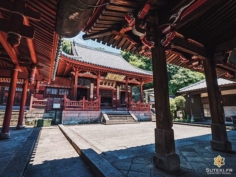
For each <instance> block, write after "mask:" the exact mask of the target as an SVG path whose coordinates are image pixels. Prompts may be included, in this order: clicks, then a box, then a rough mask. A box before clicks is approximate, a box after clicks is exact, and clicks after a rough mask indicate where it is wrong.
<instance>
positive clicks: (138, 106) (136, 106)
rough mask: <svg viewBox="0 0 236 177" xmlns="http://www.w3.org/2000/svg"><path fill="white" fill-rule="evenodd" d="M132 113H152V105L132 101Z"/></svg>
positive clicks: (130, 108) (130, 106)
mask: <svg viewBox="0 0 236 177" xmlns="http://www.w3.org/2000/svg"><path fill="white" fill-rule="evenodd" d="M129 110H130V111H150V103H149V102H148V103H141V102H140V101H138V102H137V103H135V102H133V101H131V102H130V104H129Z"/></svg>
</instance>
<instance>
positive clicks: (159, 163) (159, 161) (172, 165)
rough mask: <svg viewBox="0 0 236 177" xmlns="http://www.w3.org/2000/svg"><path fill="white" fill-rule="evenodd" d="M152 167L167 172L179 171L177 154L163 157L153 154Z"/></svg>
mask: <svg viewBox="0 0 236 177" xmlns="http://www.w3.org/2000/svg"><path fill="white" fill-rule="evenodd" d="M153 165H154V166H155V167H156V168H159V169H161V170H164V171H167V172H173V171H176V170H178V169H179V167H180V159H179V156H178V155H177V154H173V155H169V156H163V155H160V154H157V153H154V154H153Z"/></svg>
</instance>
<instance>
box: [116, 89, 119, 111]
mask: <svg viewBox="0 0 236 177" xmlns="http://www.w3.org/2000/svg"><path fill="white" fill-rule="evenodd" d="M118 107H120V85H117V86H116V108H118Z"/></svg>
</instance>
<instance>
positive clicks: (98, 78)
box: [96, 72, 100, 98]
mask: <svg viewBox="0 0 236 177" xmlns="http://www.w3.org/2000/svg"><path fill="white" fill-rule="evenodd" d="M99 86H100V72H98V76H97V90H96V92H97V93H96V95H97V98H99Z"/></svg>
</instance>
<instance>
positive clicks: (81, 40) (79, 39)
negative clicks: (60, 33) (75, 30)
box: [64, 32, 120, 53]
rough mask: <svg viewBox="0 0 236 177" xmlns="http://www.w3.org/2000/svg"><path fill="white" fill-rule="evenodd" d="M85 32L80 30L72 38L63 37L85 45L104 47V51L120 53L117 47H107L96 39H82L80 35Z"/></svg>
mask: <svg viewBox="0 0 236 177" xmlns="http://www.w3.org/2000/svg"><path fill="white" fill-rule="evenodd" d="M84 34H85V33H83V32H80V33H79V34H78V35H77V36H76V37H74V38H64V39H65V40H70V41H73V40H74V41H75V42H77V43H79V44H83V45H86V46H89V47H94V48H98V47H101V48H104V49H105V50H106V51H109V52H113V53H120V50H118V49H115V48H113V47H109V46H107V45H103V44H102V43H98V42H96V41H93V40H90V39H89V40H83V38H82V35H84Z"/></svg>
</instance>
